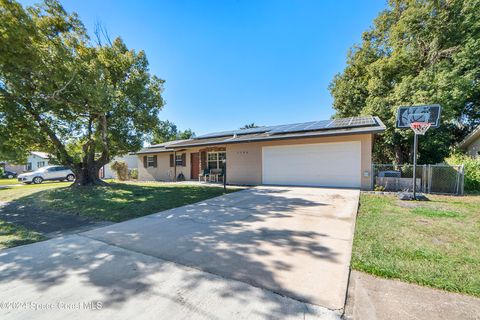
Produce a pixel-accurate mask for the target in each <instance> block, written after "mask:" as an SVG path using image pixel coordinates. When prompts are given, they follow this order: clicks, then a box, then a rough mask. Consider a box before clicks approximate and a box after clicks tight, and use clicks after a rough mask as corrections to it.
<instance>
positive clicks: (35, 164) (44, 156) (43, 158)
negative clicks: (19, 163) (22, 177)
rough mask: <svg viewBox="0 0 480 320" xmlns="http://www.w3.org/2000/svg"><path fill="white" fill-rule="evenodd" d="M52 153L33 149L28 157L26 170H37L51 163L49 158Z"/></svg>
mask: <svg viewBox="0 0 480 320" xmlns="http://www.w3.org/2000/svg"><path fill="white" fill-rule="evenodd" d="M50 158H51V155H50V154H49V153H46V152H40V151H32V152H30V155H29V156H28V158H27V164H26V165H25V171H35V170H37V169H40V168H42V167H45V166H48V165H49V159H50Z"/></svg>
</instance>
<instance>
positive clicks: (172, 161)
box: [170, 154, 175, 167]
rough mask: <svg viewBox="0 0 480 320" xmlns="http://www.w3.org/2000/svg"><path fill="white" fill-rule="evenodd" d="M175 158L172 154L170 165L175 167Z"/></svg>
mask: <svg viewBox="0 0 480 320" xmlns="http://www.w3.org/2000/svg"><path fill="white" fill-rule="evenodd" d="M174 161H175V159H174V158H173V154H171V155H170V167H173V164H174Z"/></svg>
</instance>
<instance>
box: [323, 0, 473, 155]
mask: <svg viewBox="0 0 480 320" xmlns="http://www.w3.org/2000/svg"><path fill="white" fill-rule="evenodd" d="M479 16H480V1H479V0H390V1H389V5H388V8H387V9H386V10H384V11H383V12H381V13H380V14H379V16H378V17H377V18H376V19H375V21H374V24H373V27H372V28H371V29H370V30H369V31H367V32H365V33H364V34H363V41H362V43H361V44H360V45H357V46H354V47H353V48H352V49H351V51H350V53H349V55H348V58H347V67H346V68H345V70H344V71H343V72H342V73H340V74H338V75H337V76H336V77H335V78H334V79H333V81H332V83H331V86H330V90H331V93H332V95H333V98H334V109H335V111H336V116H338V117H345V116H356V115H367V114H373V115H378V116H379V117H380V118H381V119H382V120H384V122H385V123H386V125H387V131H386V132H385V134H384V135H382V136H378V137H377V141H376V143H375V149H374V152H375V153H374V155H375V160H376V161H379V162H390V161H395V162H397V163H404V162H408V161H409V160H410V159H411V155H412V147H411V146H412V132H411V130H398V129H395V115H396V111H397V108H398V107H399V106H401V105H415V104H431V103H439V104H441V105H442V107H443V112H442V125H441V127H440V128H438V129H431V130H429V132H427V135H426V136H425V137H424V138H422V140H421V143H420V145H419V148H420V150H419V151H420V162H421V163H437V162H440V161H442V160H443V158H444V157H445V156H446V155H447V154H448V153H449V152H450V150H449V148H450V147H451V146H453V145H455V143H457V142H458V141H459V140H461V138H462V137H463V136H464V135H465V134H466V132H468V131H469V130H471V129H472V128H473V127H475V126H476V125H478V124H480V19H479Z"/></svg>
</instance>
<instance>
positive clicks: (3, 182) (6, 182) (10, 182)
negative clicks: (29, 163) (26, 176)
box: [0, 179, 20, 186]
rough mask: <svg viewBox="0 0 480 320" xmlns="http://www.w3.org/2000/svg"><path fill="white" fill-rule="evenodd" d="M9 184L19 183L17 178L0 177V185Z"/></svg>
mask: <svg viewBox="0 0 480 320" xmlns="http://www.w3.org/2000/svg"><path fill="white" fill-rule="evenodd" d="M11 184H20V182H18V180H17V179H0V186H6V185H11Z"/></svg>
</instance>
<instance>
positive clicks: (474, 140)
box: [459, 126, 480, 158]
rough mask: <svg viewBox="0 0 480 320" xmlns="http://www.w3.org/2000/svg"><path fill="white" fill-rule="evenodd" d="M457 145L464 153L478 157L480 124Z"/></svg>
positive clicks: (479, 154)
mask: <svg viewBox="0 0 480 320" xmlns="http://www.w3.org/2000/svg"><path fill="white" fill-rule="evenodd" d="M459 147H460V148H461V149H462V150H464V151H465V153H466V154H468V155H469V156H472V157H474V158H480V126H478V127H476V128H475V129H474V130H473V131H472V132H471V133H470V134H469V135H468V136H466V137H465V139H463V141H462V142H460V144H459Z"/></svg>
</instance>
